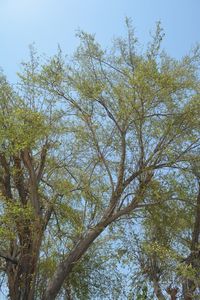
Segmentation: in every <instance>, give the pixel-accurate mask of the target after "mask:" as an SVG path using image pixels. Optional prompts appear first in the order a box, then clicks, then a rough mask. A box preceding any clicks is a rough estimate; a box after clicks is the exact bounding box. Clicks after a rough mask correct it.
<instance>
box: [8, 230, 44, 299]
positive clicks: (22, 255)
mask: <svg viewBox="0 0 200 300" xmlns="http://www.w3.org/2000/svg"><path fill="white" fill-rule="evenodd" d="M29 233H30V232H29ZM41 240H42V233H41V231H38V230H37V229H36V228H35V233H34V235H31V234H30V236H27V235H25V236H24V243H23V244H21V245H20V246H19V247H20V248H19V249H20V250H19V255H18V259H17V260H16V263H12V262H11V261H7V276H8V285H9V296H10V299H11V300H34V299H35V279H36V274H37V263H38V258H39V251H40V246H41Z"/></svg>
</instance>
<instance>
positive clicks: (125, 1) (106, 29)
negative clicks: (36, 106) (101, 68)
mask: <svg viewBox="0 0 200 300" xmlns="http://www.w3.org/2000/svg"><path fill="white" fill-rule="evenodd" d="M199 11H200V0H0V40H1V47H0V66H1V67H2V68H3V69H4V72H5V73H6V75H7V76H8V78H9V80H11V81H14V80H15V78H16V77H15V76H16V72H17V71H18V70H19V65H20V62H21V61H22V60H23V59H25V58H26V57H27V54H28V45H29V44H31V43H33V42H35V43H36V47H37V49H38V51H39V52H40V53H46V54H48V55H51V54H53V53H55V52H56V49H57V45H58V43H59V44H60V45H61V48H62V49H63V50H64V52H65V53H71V52H72V51H73V50H74V49H75V47H76V45H77V39H76V38H75V32H76V30H77V29H78V28H80V29H83V30H85V31H87V32H90V33H95V34H96V37H97V40H98V41H99V42H100V43H102V44H103V45H105V46H106V45H107V46H109V44H110V41H111V39H112V37H113V36H117V35H120V34H123V32H124V19H125V16H128V17H131V18H132V19H133V24H134V27H135V28H136V33H137V35H138V36H139V38H140V41H141V42H147V40H148V35H149V32H150V30H152V29H153V27H154V26H155V22H156V21H158V20H160V21H161V22H162V25H163V27H164V29H165V32H166V38H165V41H164V47H165V48H166V50H167V51H168V52H169V53H170V54H171V55H173V56H176V57H181V56H182V55H184V54H185V53H186V52H188V51H189V49H190V48H191V46H192V45H195V43H196V42H198V41H200V30H199V29H200V18H199Z"/></svg>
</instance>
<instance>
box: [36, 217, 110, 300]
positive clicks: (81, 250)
mask: <svg viewBox="0 0 200 300" xmlns="http://www.w3.org/2000/svg"><path fill="white" fill-rule="evenodd" d="M109 223H110V222H102V223H100V224H98V226H96V227H95V228H94V229H90V230H89V231H88V233H87V234H86V236H85V237H84V238H83V239H82V240H81V241H80V242H79V243H78V244H77V245H76V246H75V247H74V249H73V250H72V251H71V253H70V254H69V256H68V257H67V258H66V260H64V261H63V262H61V263H60V265H59V266H58V268H57V271H56V273H55V274H54V276H53V278H52V279H51V281H50V282H49V284H48V286H47V289H46V292H45V295H44V297H43V299H42V300H54V299H55V298H56V296H57V294H58V293H59V291H60V289H61V287H62V284H63V282H64V280H66V279H67V278H68V276H69V275H70V272H71V271H72V269H73V267H74V265H75V263H76V262H77V261H78V260H79V259H80V258H81V257H82V256H83V255H84V254H85V252H86V251H87V249H88V248H89V246H90V245H91V244H92V242H93V241H94V240H95V239H96V238H97V237H98V236H99V235H100V234H101V232H102V231H103V230H104V229H105V228H106V227H107V225H108V224H109Z"/></svg>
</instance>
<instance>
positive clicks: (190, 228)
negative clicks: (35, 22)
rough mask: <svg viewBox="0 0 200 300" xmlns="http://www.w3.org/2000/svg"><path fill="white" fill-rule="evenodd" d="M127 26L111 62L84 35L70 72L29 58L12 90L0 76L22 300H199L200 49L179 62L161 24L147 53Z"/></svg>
mask: <svg viewBox="0 0 200 300" xmlns="http://www.w3.org/2000/svg"><path fill="white" fill-rule="evenodd" d="M126 26H127V35H126V36H125V37H120V38H116V39H115V40H114V41H113V44H112V47H111V48H110V49H106V50H105V49H103V48H102V47H101V46H100V45H99V44H98V43H97V42H96V40H95V37H94V36H93V35H91V34H88V33H85V32H79V33H78V38H79V39H80V45H79V47H78V48H77V50H76V51H75V53H74V55H73V56H72V57H70V58H67V57H65V56H64V55H63V53H62V51H61V49H60V48H58V52H57V53H56V54H55V55H54V56H53V57H50V58H41V57H40V56H38V54H37V52H36V50H35V49H34V47H32V46H31V47H30V60H29V61H28V62H23V63H22V68H21V71H20V72H19V74H18V77H19V81H18V83H17V84H16V85H15V86H12V85H11V84H9V82H8V81H7V79H6V77H5V75H4V74H3V73H1V75H0V107H1V110H0V213H1V229H0V240H1V243H0V271H1V274H2V278H3V281H2V286H3V288H2V290H3V291H5V290H6V288H7V290H8V298H9V299H11V300H27V299H28V300H33V299H43V300H51V299H62V297H65V298H66V299H69V300H70V299H102V298H104V299H125V298H127V299H137V300H139V299H140V300H142V299H153V297H155V299H156V298H157V299H167V296H170V297H171V299H186V300H190V299H195V298H194V297H198V293H199V289H200V282H199V270H200V245H199V243H200V241H199V239H200V238H199V236H200V196H199V187H200V173H199V169H198V167H199V145H200V138H199V129H200V126H199V125H200V122H199V120H200V119H199V111H200V101H199V98H200V81H199V60H200V51H199V47H198V46H197V47H195V48H194V49H193V50H192V51H191V52H190V53H189V54H188V55H186V56H185V57H183V58H182V59H180V60H177V59H174V58H171V57H170V56H169V55H168V54H167V53H166V52H165V51H164V50H162V49H161V42H162V39H163V37H164V34H163V30H162V28H161V25H160V23H158V24H157V27H156V30H155V34H154V35H153V36H152V39H151V41H150V42H149V43H148V45H147V46H146V48H145V50H141V47H140V45H139V43H138V41H137V38H136V37H135V34H134V30H133V27H132V24H131V21H130V20H129V19H127V20H126ZM127 268H129V269H128V271H127ZM127 272H128V274H126V273H127ZM125 274H126V275H125ZM126 280H127V283H126V285H123V283H124V282H125V281H126ZM56 297H57V298H56ZM98 297H99V298H98ZM181 297H182V298H181Z"/></svg>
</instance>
